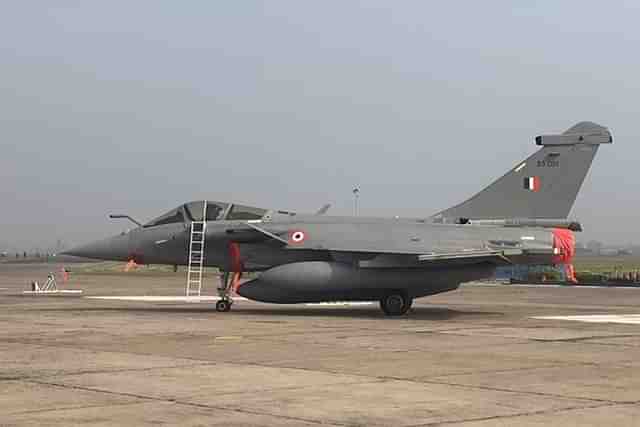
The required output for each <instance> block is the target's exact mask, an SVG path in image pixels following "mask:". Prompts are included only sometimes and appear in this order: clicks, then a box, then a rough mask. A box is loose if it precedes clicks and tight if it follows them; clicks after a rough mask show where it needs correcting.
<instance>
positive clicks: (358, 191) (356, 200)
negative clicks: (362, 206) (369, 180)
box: [353, 187, 360, 216]
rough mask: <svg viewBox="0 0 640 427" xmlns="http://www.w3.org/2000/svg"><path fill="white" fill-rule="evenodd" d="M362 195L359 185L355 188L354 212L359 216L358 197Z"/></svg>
mask: <svg viewBox="0 0 640 427" xmlns="http://www.w3.org/2000/svg"><path fill="white" fill-rule="evenodd" d="M359 196H360V189H358V187H356V188H354V189H353V214H354V215H355V216H358V197H359Z"/></svg>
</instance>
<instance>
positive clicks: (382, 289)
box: [67, 122, 613, 315]
mask: <svg viewBox="0 0 640 427" xmlns="http://www.w3.org/2000/svg"><path fill="white" fill-rule="evenodd" d="M612 141H613V140H612V137H611V134H610V132H609V131H608V129H607V128H605V127H602V126H600V125H597V124H595V123H591V122H581V123H578V124H577V125H575V126H573V127H572V128H570V129H569V130H567V131H566V132H564V133H562V134H558V135H543V136H538V137H536V138H535V142H536V144H537V145H539V146H541V148H540V149H539V150H538V151H537V152H536V153H534V154H533V155H531V156H530V157H529V158H527V159H526V160H524V161H521V162H519V163H517V164H516V165H515V166H514V167H513V168H512V169H510V170H509V171H508V172H507V173H506V174H505V175H504V176H502V177H501V178H499V179H497V180H496V181H495V182H493V183H492V184H491V185H489V186H488V187H487V188H485V189H484V190H482V191H480V192H479V193H478V194H476V195H474V196H473V197H471V198H469V199H468V200H466V201H465V202H463V203H460V204H459V205H456V206H453V207H452V208H449V209H446V210H443V211H441V212H439V213H437V214H436V215H433V216H431V217H427V218H412V219H411V218H366V217H339V216H327V215H324V213H325V212H326V210H327V208H328V207H327V206H324V207H323V208H322V209H321V210H320V211H319V212H318V213H316V214H300V213H294V212H289V211H284V210H278V209H264V208H258V207H251V206H245V205H240V204H235V203H229V202H215V201H195V202H190V203H186V204H184V205H181V206H179V207H177V208H175V209H173V210H171V211H169V212H168V213H166V214H164V215H162V216H160V217H158V218H156V219H154V220H152V221H149V222H148V223H146V224H144V225H141V224H139V223H137V225H138V226H137V227H136V228H135V229H133V230H131V231H129V232H126V233H123V234H121V235H118V236H115V237H112V238H109V239H106V240H103V241H99V242H94V243H91V244H88V245H85V246H81V247H78V248H75V249H72V250H70V251H68V252H67V253H68V254H71V255H76V256H81V257H88V258H97V259H104V260H121V261H135V262H136V263H139V264H169V265H186V264H187V263H188V261H189V256H190V252H189V247H190V244H191V242H190V236H191V235H192V232H194V231H195V232H196V233H200V232H202V235H204V236H205V238H204V241H205V244H204V247H205V249H204V251H203V253H202V257H203V263H204V265H206V266H215V267H218V268H219V269H220V270H221V271H222V272H225V274H223V275H222V277H223V279H222V282H221V284H220V285H219V286H218V291H219V294H220V297H221V299H220V301H218V303H217V306H216V308H217V310H219V311H228V310H229V309H230V308H231V304H232V294H233V291H236V293H237V294H239V295H241V296H243V297H246V298H249V299H252V300H256V301H262V302H269V303H284V304H289V303H309V302H324V301H367V300H368V301H380V306H381V308H382V310H383V311H384V312H385V313H386V314H388V315H401V314H404V313H406V312H407V310H408V309H409V308H410V307H411V303H412V300H413V299H414V298H419V297H423V296H427V295H433V294H437V293H440V292H446V291H451V290H454V289H456V288H457V287H458V286H459V285H460V283H462V282H468V281H473V280H478V279H483V278H488V277H491V276H492V275H493V273H494V270H495V268H496V266H499V265H508V264H529V265H532V264H536V265H555V264H561V263H570V262H571V256H572V254H573V251H574V244H575V240H574V236H573V231H580V230H581V227H580V224H579V223H578V222H575V221H571V220H568V219H567V217H568V215H569V211H570V210H571V207H572V205H573V203H574V201H575V199H576V196H577V194H578V190H579V189H580V186H581V185H582V182H583V181H584V178H585V176H586V174H587V171H588V169H589V167H590V165H591V162H592V160H593V158H594V156H595V154H596V152H597V151H598V147H599V146H600V144H608V143H611V142H612ZM123 216H124V217H127V216H126V215H118V216H116V217H123ZM198 223H199V224H201V225H202V228H201V229H199V230H193V229H192V226H193V224H198ZM242 272H260V274H259V275H258V276H257V278H254V279H252V280H248V281H245V282H244V283H242V284H240V282H239V281H238V277H239V275H240V274H241V273H242Z"/></svg>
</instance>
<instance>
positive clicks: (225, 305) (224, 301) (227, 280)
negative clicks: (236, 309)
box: [216, 272, 233, 313]
mask: <svg viewBox="0 0 640 427" xmlns="http://www.w3.org/2000/svg"><path fill="white" fill-rule="evenodd" d="M232 285H233V276H232V273H230V272H224V273H223V274H222V275H221V276H220V285H218V296H220V299H219V300H218V302H217V303H216V311H218V312H220V313H226V312H227V311H229V310H231V306H232V305H233V299H232V298H231V289H232Z"/></svg>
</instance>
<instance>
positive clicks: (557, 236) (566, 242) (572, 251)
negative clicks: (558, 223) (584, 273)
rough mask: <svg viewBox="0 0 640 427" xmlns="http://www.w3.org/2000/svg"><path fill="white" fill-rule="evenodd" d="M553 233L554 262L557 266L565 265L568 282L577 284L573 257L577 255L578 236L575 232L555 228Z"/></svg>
mask: <svg viewBox="0 0 640 427" xmlns="http://www.w3.org/2000/svg"><path fill="white" fill-rule="evenodd" d="M551 233H552V234H553V249H554V255H553V258H552V261H553V262H554V263H555V264H564V265H565V272H566V275H567V280H569V281H570V282H573V283H577V282H578V280H577V279H576V275H575V271H574V269H573V264H572V261H573V257H574V256H575V255H576V236H575V235H574V234H573V231H571V230H567V229H566V228H554V229H552V230H551ZM555 252H557V253H555Z"/></svg>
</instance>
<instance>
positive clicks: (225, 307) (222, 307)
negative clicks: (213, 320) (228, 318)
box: [216, 299, 233, 313]
mask: <svg viewBox="0 0 640 427" xmlns="http://www.w3.org/2000/svg"><path fill="white" fill-rule="evenodd" d="M231 304H233V302H232V300H231V299H221V300H220V301H218V302H217V303H216V311H219V312H221V313H224V312H227V311H229V310H231Z"/></svg>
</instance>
